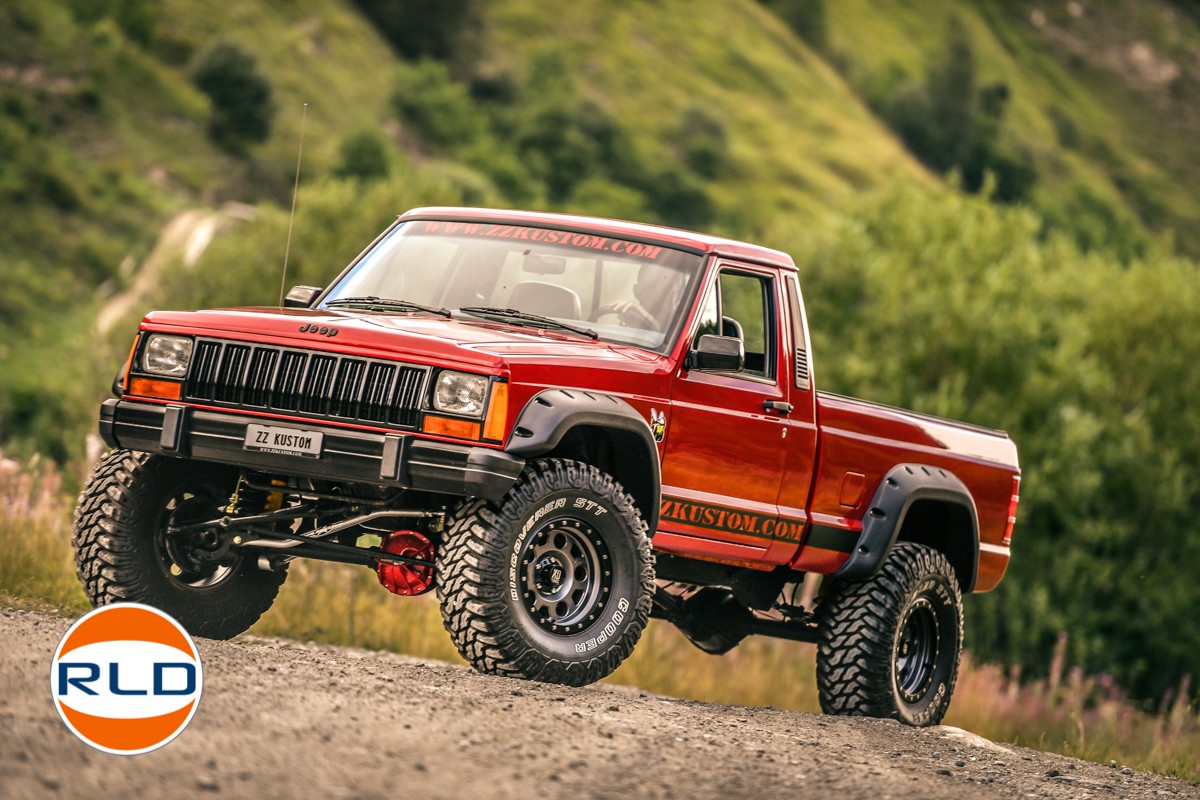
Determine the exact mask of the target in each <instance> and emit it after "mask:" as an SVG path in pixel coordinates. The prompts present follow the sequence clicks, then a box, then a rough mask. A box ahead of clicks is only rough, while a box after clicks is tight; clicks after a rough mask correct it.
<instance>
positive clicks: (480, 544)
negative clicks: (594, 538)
mask: <svg viewBox="0 0 1200 800" xmlns="http://www.w3.org/2000/svg"><path fill="white" fill-rule="evenodd" d="M565 489H571V490H576V491H582V492H585V493H590V494H593V495H597V496H600V497H602V498H604V499H605V500H606V501H607V502H608V503H609V504H610V505H612V506H613V508H614V509H615V510H616V511H617V513H618V515H619V518H620V521H621V524H622V525H623V527H624V528H625V529H626V532H627V534H628V537H629V542H630V543H631V544H632V546H633V548H634V551H635V562H636V564H637V571H638V574H637V575H636V578H635V580H636V585H637V587H638V591H637V596H636V598H634V599H633V600H632V603H631V605H632V609H631V614H630V615H629V616H628V617H627V621H626V622H625V623H624V624H623V627H622V628H621V630H620V633H619V635H617V636H614V637H613V638H612V639H610V640H609V643H606V645H607V646H605V647H603V648H598V649H597V651H596V654H595V655H594V656H593V657H590V658H585V659H571V658H556V657H554V656H552V655H550V654H548V653H547V652H545V651H544V650H543V649H540V648H538V647H536V646H535V645H533V644H532V643H531V642H530V641H529V640H528V639H527V638H526V636H525V634H524V633H523V632H522V631H521V629H520V627H519V626H518V625H516V624H515V622H514V620H513V618H512V614H513V609H512V608H511V606H509V604H508V603H507V602H506V599H505V596H506V593H507V591H508V584H507V578H506V576H507V570H508V566H509V565H508V557H509V549H510V548H511V546H512V542H513V540H514V537H515V532H516V531H517V530H518V529H519V528H520V526H521V524H522V522H523V520H524V518H525V514H526V513H528V512H529V511H530V509H532V508H534V507H536V505H537V504H538V503H539V502H541V499H542V498H544V497H546V496H547V495H548V494H550V493H552V492H556V491H562V490H565ZM437 575H438V580H437V593H438V598H439V600H440V602H441V610H442V622H443V624H444V625H445V627H446V630H447V631H448V632H449V633H450V636H451V639H452V640H453V641H454V644H455V646H456V647H457V648H458V651H459V653H461V654H462V656H463V658H465V659H466V660H467V661H468V662H470V663H471V665H472V666H474V667H475V668H476V669H477V670H479V671H480V672H484V673H488V674H493V675H508V676H512V677H519V678H526V679H530V680H537V681H544V682H547V683H558V684H564V685H568V686H584V685H586V684H589V683H594V682H595V681H598V680H600V679H601V678H603V677H604V676H606V675H608V674H610V673H611V672H612V671H613V670H615V669H616V668H617V667H618V666H619V665H620V664H621V662H622V661H624V660H625V659H626V658H627V657H628V656H629V655H630V653H632V652H633V648H634V646H635V645H636V644H637V642H638V640H639V639H640V638H641V634H642V631H643V630H644V628H645V627H646V623H647V622H648V620H649V618H650V608H651V602H652V596H653V590H654V556H653V553H652V552H651V548H650V539H649V536H648V530H647V527H646V523H645V521H644V520H643V519H642V516H641V514H640V513H639V512H638V510H637V507H636V506H635V505H634V502H633V499H632V498H631V497H630V496H629V494H628V493H627V492H626V491H625V490H624V488H623V487H622V486H621V485H620V484H619V483H618V482H617V481H615V480H614V479H613V478H612V477H611V476H609V475H607V474H606V473H604V472H601V471H600V470H598V469H596V468H595V467H593V466H590V465H588V464H583V463H581V462H577V461H571V460H567V459H541V460H538V461H534V462H532V463H531V464H530V465H529V466H528V467H527V468H526V471H525V473H524V474H523V475H522V478H521V480H520V481H518V482H517V484H516V485H514V486H513V488H512V489H510V490H509V492H508V494H507V495H505V497H504V498H503V499H502V500H501V501H500V502H499V503H496V504H493V503H490V502H488V501H485V500H471V501H468V502H466V503H465V504H463V505H462V506H461V507H459V508H458V509H457V510H456V512H455V513H454V515H453V517H452V521H451V524H450V526H449V529H448V530H447V532H446V534H445V536H444V537H443V540H442V543H441V546H440V547H439V548H438V550H437Z"/></svg>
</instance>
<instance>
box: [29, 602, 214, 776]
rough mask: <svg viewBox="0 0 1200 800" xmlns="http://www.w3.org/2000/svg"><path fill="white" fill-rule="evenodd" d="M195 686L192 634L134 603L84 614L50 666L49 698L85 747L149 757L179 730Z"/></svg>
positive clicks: (193, 701) (199, 684)
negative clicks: (145, 754) (149, 754)
mask: <svg viewBox="0 0 1200 800" xmlns="http://www.w3.org/2000/svg"><path fill="white" fill-rule="evenodd" d="M203 686H204V673H203V671H202V670H201V667H200V653H199V652H198V651H197V650H196V645H195V643H194V642H193V641H192V637H191V636H189V635H188V633H187V631H185V630H184V629H183V626H182V625H180V624H179V623H178V622H176V621H175V620H174V619H173V618H171V617H170V616H168V615H167V614H164V613H163V612H162V611H159V610H158V609H157V608H151V607H150V606H145V605H142V604H140V603H118V604H116V605H111V606H101V607H99V608H97V609H94V610H92V611H89V612H88V613H87V614H84V615H83V616H82V617H80V618H79V619H78V620H76V622H75V624H74V625H72V626H71V628H70V630H68V631H67V632H66V634H65V635H63V638H62V641H60V642H59V643H58V649H56V650H55V651H54V659H53V660H52V661H51V662H50V693H51V696H52V697H53V698H54V706H55V708H57V709H58V715H59V716H60V717H62V721H63V722H64V723H65V724H66V726H67V727H68V728H69V729H70V730H71V732H72V733H74V734H75V735H76V736H78V737H79V738H80V739H82V740H83V741H84V742H86V743H87V744H90V745H91V746H92V747H95V748H96V749H97V750H103V751H104V752H106V753H114V754H116V755H128V756H133V755H138V754H140V753H149V752H150V751H151V750H157V749H158V748H160V747H162V746H163V745H165V744H167V743H168V742H170V741H171V740H172V739H174V738H175V737H176V736H178V735H179V734H180V733H182V732H183V729H184V728H186V727H187V724H188V723H189V722H191V720H192V716H193V715H195V713H196V708H197V707H198V706H199V704H200V691H201V689H202V688H203Z"/></svg>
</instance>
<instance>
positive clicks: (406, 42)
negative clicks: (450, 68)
mask: <svg viewBox="0 0 1200 800" xmlns="http://www.w3.org/2000/svg"><path fill="white" fill-rule="evenodd" d="M354 2H355V5H357V6H358V7H359V9H360V10H361V11H362V12H363V15H364V16H366V18H367V19H369V20H371V22H372V24H374V25H375V27H376V28H377V29H378V30H379V32H380V33H381V34H383V38H385V39H387V40H388V42H390V43H391V45H392V47H394V48H395V49H396V52H397V53H399V54H400V55H402V56H404V57H405V58H409V59H413V60H417V59H422V58H433V59H438V60H440V61H445V60H448V59H450V58H451V57H452V56H453V55H454V54H455V50H456V45H457V44H458V43H459V40H460V38H461V37H462V35H463V33H464V32H465V31H469V30H470V29H471V28H472V27H473V26H474V24H475V13H474V11H475V9H474V3H472V1H471V0H354Z"/></svg>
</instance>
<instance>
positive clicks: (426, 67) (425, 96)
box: [392, 60, 487, 152]
mask: <svg viewBox="0 0 1200 800" xmlns="http://www.w3.org/2000/svg"><path fill="white" fill-rule="evenodd" d="M392 103H393V105H394V106H395V108H396V112H397V113H398V115H399V117H400V121H401V122H403V123H404V124H405V125H407V126H408V127H409V128H411V129H412V131H413V132H414V133H416V135H417V136H418V137H420V139H421V141H422V142H423V143H425V144H426V145H427V146H428V147H430V148H431V149H433V150H434V151H437V152H454V151H456V150H458V149H459V148H462V147H464V146H467V145H470V144H472V143H474V142H476V141H477V140H479V139H480V138H481V137H483V136H484V135H485V134H486V133H487V118H486V117H484V115H483V113H482V112H481V111H480V110H479V109H478V108H476V106H475V103H474V102H473V101H472V100H471V95H470V92H469V91H468V89H467V87H466V86H465V85H464V84H461V83H456V82H455V81H454V80H453V79H452V78H451V77H450V71H449V70H448V69H447V68H446V65H445V64H442V63H440V62H437V61H428V60H427V61H421V62H418V63H416V64H402V65H401V66H400V68H399V69H398V70H397V74H396V92H395V94H394V95H393V96H392Z"/></svg>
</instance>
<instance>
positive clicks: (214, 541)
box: [155, 487, 236, 589]
mask: <svg viewBox="0 0 1200 800" xmlns="http://www.w3.org/2000/svg"><path fill="white" fill-rule="evenodd" d="M218 505H219V504H218V502H217V500H216V499H215V497H214V495H213V493H212V492H211V490H209V489H207V488H203V487H187V488H181V489H179V490H178V491H177V492H175V494H174V495H173V496H172V497H171V498H170V499H169V500H167V502H166V505H165V506H164V507H163V513H162V519H161V521H160V522H159V525H158V528H157V530H156V531H155V545H156V546H155V549H156V550H157V552H158V557H159V561H160V562H161V564H162V567H163V569H164V570H165V571H166V573H167V575H168V576H169V578H170V579H171V581H173V582H174V583H176V584H179V585H180V586H184V587H187V588H190V589H206V588H208V587H210V586H215V585H217V584H219V583H222V582H224V581H225V580H227V579H228V578H229V577H230V576H231V575H232V574H233V572H234V569H235V566H236V565H235V564H229V563H220V562H218V561H216V560H214V559H212V558H205V555H206V554H208V553H213V552H215V551H216V550H217V549H218V547H219V546H220V540H219V536H218V534H217V532H216V531H193V532H188V533H175V534H168V533H167V529H168V528H170V527H173V526H183V525H189V524H192V523H195V522H200V521H202V520H205V519H211V518H213V517H214V516H216V513H217V511H218Z"/></svg>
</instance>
